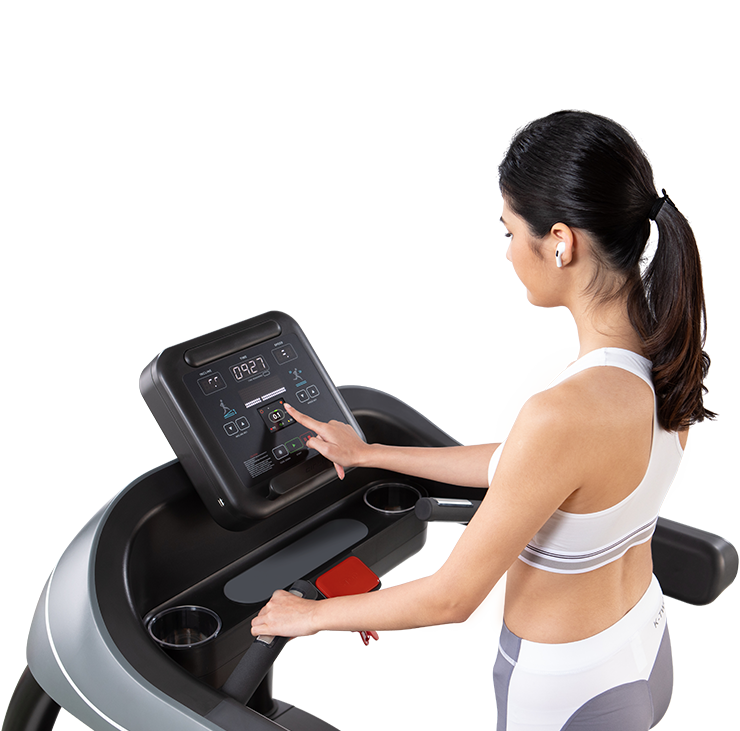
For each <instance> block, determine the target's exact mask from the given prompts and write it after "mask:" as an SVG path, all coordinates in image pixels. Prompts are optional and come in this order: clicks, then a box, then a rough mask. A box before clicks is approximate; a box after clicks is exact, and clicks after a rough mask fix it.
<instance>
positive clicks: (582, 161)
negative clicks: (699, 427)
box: [499, 111, 716, 431]
mask: <svg viewBox="0 0 740 731" xmlns="http://www.w3.org/2000/svg"><path fill="white" fill-rule="evenodd" d="M499 185H500V187H501V192H502V194H503V196H504V198H505V199H506V201H507V203H508V205H509V206H510V207H511V208H512V210H513V211H514V212H515V213H517V214H518V215H519V216H521V217H522V218H523V219H524V220H525V221H526V222H527V225H528V226H529V229H530V231H531V233H532V235H533V236H534V237H535V238H542V237H544V236H545V235H546V234H547V233H548V232H549V231H550V229H551V227H552V226H553V225H554V224H555V223H558V222H561V223H564V224H566V225H568V226H570V227H572V228H578V229H581V230H583V231H585V232H587V233H588V234H589V236H590V237H591V240H592V241H593V243H594V255H595V263H596V267H597V268H596V276H595V279H594V281H593V282H592V286H591V287H590V291H591V293H592V295H593V296H594V297H595V298H596V297H598V298H601V300H602V301H604V302H606V301H608V300H609V299H611V298H612V297H614V296H622V295H626V302H627V311H628V313H629V317H630V321H631V323H632V326H633V327H634V328H635V330H636V331H637V333H638V335H639V336H640V338H641V340H642V344H643V348H644V350H645V355H646V356H647V357H648V358H649V359H650V360H651V361H652V363H653V384H654V387H655V392H656V395H657V400H658V420H659V422H660V425H661V426H662V427H663V428H664V429H667V430H668V431H678V430H682V429H686V428H688V427H689V426H690V425H691V424H694V423H696V422H699V421H703V420H704V419H711V418H714V416H716V414H714V413H713V412H711V411H709V410H707V409H705V408H704V402H703V397H704V393H706V388H705V387H704V385H703V383H704V378H705V377H706V375H707V371H708V369H709V357H708V356H707V354H706V353H705V352H704V350H703V347H704V341H705V336H706V308H705V304H704V290H703V286H702V277H701V262H700V260H699V251H698V249H697V246H696V240H695V239H694V234H693V232H692V230H691V227H690V226H689V223H688V221H687V220H686V219H685V218H684V217H683V215H682V214H681V213H680V212H679V211H678V209H677V208H676V207H675V206H674V205H673V202H672V201H671V199H670V198H668V196H667V195H665V191H663V193H664V195H663V197H662V198H661V197H659V196H658V194H657V192H656V190H655V184H654V182H653V171H652V168H651V167H650V163H649V162H648V160H647V157H646V156H645V153H644V152H643V151H642V149H640V147H639V145H638V144H637V142H635V140H634V138H633V137H632V136H631V135H630V134H629V132H627V130H625V129H624V128H623V127H621V126H620V125H618V124H617V123H616V122H614V121H612V120H611V119H607V118H606V117H601V116H598V115H595V114H589V113H588V112H569V111H565V112H556V113H555V114H551V115H549V116H547V117H543V118H542V119H538V120H535V121H534V122H531V123H530V124H528V125H527V126H526V127H524V128H523V129H521V130H520V131H519V132H518V133H517V134H516V136H515V137H514V139H513V140H512V142H511V145H510V146H509V149H508V151H507V152H506V155H505V156H504V159H503V161H502V162H501V165H500V166H499ZM649 219H653V220H655V222H656V224H657V228H658V247H657V251H656V253H655V256H654V258H653V260H652V261H651V262H650V264H649V265H648V266H647V268H646V269H645V271H644V272H643V273H641V261H642V258H643V255H644V251H645V246H646V244H647V241H648V238H649V237H650V221H649ZM615 274H616V275H617V276H614V275H615ZM607 275H609V276H607ZM617 284H618V285H619V289H615V286H616V285H617ZM607 285H610V286H607Z"/></svg>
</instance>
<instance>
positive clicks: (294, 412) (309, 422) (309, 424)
mask: <svg viewBox="0 0 740 731" xmlns="http://www.w3.org/2000/svg"><path fill="white" fill-rule="evenodd" d="M283 406H285V409H286V411H288V413H289V414H290V415H291V416H292V417H293V418H294V419H295V420H296V421H297V422H298V423H299V424H300V425H301V426H305V427H306V428H307V429H312V430H313V431H315V432H316V433H317V434H318V433H319V429H320V428H321V427H322V426H323V425H324V422H323V421H317V420H316V419H313V418H311V417H310V416H306V414H303V413H301V412H300V411H298V409H294V408H293V407H292V406H291V405H290V404H288V403H285V402H283Z"/></svg>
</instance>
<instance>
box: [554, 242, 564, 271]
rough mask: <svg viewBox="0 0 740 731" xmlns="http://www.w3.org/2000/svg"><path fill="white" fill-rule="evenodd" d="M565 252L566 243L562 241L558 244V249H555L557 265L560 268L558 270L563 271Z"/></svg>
mask: <svg viewBox="0 0 740 731" xmlns="http://www.w3.org/2000/svg"><path fill="white" fill-rule="evenodd" d="M564 252H565V241H561V242H560V243H559V244H558V247H557V249H555V263H556V264H557V266H558V269H562V267H563V253H564Z"/></svg>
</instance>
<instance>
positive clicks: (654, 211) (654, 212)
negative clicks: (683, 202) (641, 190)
mask: <svg viewBox="0 0 740 731" xmlns="http://www.w3.org/2000/svg"><path fill="white" fill-rule="evenodd" d="M666 202H668V203H670V204H671V205H672V206H673V207H674V208H675V207H676V204H675V203H674V202H673V201H672V200H671V199H670V198H669V197H668V193H666V192H665V188H663V197H662V198H656V199H655V203H653V207H652V208H651V209H650V213H648V218H649V219H650V220H651V221H655V219H656V218H657V217H658V213H660V209H661V208H662V207H663V204H664V203H666Z"/></svg>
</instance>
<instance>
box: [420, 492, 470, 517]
mask: <svg viewBox="0 0 740 731" xmlns="http://www.w3.org/2000/svg"><path fill="white" fill-rule="evenodd" d="M480 504H481V501H480V500H460V499H457V498H442V497H423V498H421V499H420V500H418V501H417V503H416V506H415V508H414V512H415V513H416V517H417V518H418V519H419V520H426V521H433V520H444V521H449V522H453V523H467V522H468V521H469V520H470V519H471V518H472V517H473V516H474V515H475V511H476V510H478V507H479V506H480Z"/></svg>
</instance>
